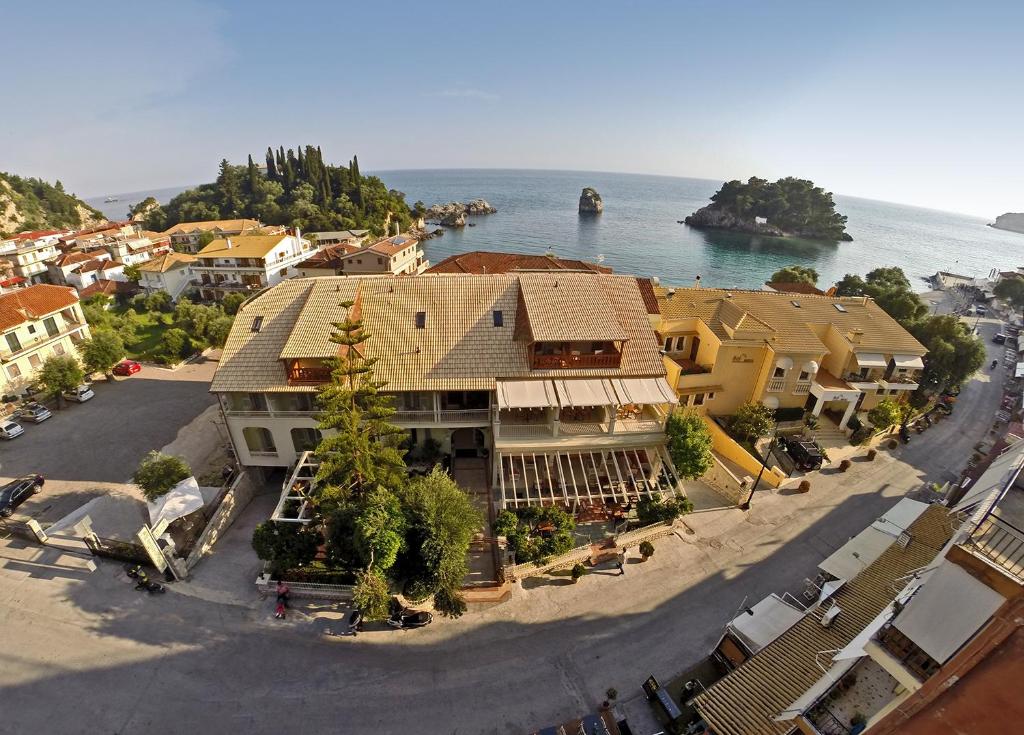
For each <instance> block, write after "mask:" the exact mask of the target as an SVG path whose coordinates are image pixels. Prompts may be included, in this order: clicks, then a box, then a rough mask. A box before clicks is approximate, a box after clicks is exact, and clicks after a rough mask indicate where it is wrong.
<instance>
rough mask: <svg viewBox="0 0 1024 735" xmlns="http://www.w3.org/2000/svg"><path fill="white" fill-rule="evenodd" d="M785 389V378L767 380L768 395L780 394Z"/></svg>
mask: <svg viewBox="0 0 1024 735" xmlns="http://www.w3.org/2000/svg"><path fill="white" fill-rule="evenodd" d="M785 387H786V379H785V378H769V380H768V388H767V390H768V392H769V393H781V392H782V390H783V388H785Z"/></svg>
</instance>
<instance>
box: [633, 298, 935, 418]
mask: <svg viewBox="0 0 1024 735" xmlns="http://www.w3.org/2000/svg"><path fill="white" fill-rule="evenodd" d="M651 291H652V292H653V293H650V292H651ZM649 295H651V296H653V299H650V298H649V299H648V300H649V301H654V300H656V302H657V309H656V311H657V313H651V321H652V323H653V325H654V327H655V330H656V331H657V333H658V337H659V340H660V342H661V345H662V354H663V359H664V362H665V368H666V371H667V374H668V381H669V384H670V385H672V387H673V388H675V389H676V392H677V393H678V394H679V396H680V401H681V403H683V404H684V405H690V406H694V407H697V408H699V409H700V410H702V411H704V412H706V413H709V414H711V415H714V416H723V415H730V414H732V413H734V412H735V411H736V409H737V408H738V407H739V406H740V405H742V404H744V403H747V402H759V403H763V404H764V405H766V406H768V407H770V408H805V409H807V410H809V411H811V412H812V413H813V414H815V415H821V414H822V413H823V412H825V413H826V415H828V416H830V417H831V418H832V419H833V420H834V421H835V423H837V424H838V425H839V427H840V428H846V424H847V422H848V421H849V420H850V417H851V416H852V415H853V414H854V412H855V411H867V410H869V409H871V408H872V407H874V406H875V405H876V404H877V403H878V402H879V401H880V400H881V399H882V397H889V398H894V399H897V400H902V399H904V398H905V397H907V396H909V394H910V392H911V391H914V390H916V389H917V388H918V380H919V378H920V371H921V368H922V367H924V364H923V362H922V359H921V358H922V357H923V356H924V354H925V353H926V351H927V350H926V349H925V347H924V346H923V345H922V344H921V343H920V342H918V341H917V340H916V339H914V338H913V337H912V336H911V335H910V333H908V332H907V331H906V330H905V329H904V328H903V327H902V326H900V325H899V323H898V322H896V320H895V319H893V318H892V317H890V316H889V315H888V314H886V313H885V311H883V310H882V309H881V307H879V306H878V305H877V304H876V303H875V302H874V301H873V300H872V299H870V298H867V297H862V296H857V297H853V296H851V297H830V296H818V295H810V294H791V293H775V292H771V291H744V290H731V291H727V290H721V289H710V288H662V287H652V288H651V289H650V290H649ZM651 306H653V304H649V309H648V310H649V311H651V312H654V311H655V309H653V308H650V307H651Z"/></svg>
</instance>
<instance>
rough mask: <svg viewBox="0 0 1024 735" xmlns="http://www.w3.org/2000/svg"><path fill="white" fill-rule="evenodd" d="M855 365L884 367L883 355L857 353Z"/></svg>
mask: <svg viewBox="0 0 1024 735" xmlns="http://www.w3.org/2000/svg"><path fill="white" fill-rule="evenodd" d="M857 364H858V365H859V366H861V367H885V366H886V365H887V364H888V363H886V361H885V355H883V354H881V353H878V352H858V353H857Z"/></svg>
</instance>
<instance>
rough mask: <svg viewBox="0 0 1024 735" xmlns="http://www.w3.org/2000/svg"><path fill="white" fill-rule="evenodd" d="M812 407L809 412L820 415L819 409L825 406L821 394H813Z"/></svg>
mask: <svg viewBox="0 0 1024 735" xmlns="http://www.w3.org/2000/svg"><path fill="white" fill-rule="evenodd" d="M814 398H815V401H814V408H812V409H811V413H812V414H813V415H815V416H821V409H823V408H825V398H824V397H823V396H815V397H814Z"/></svg>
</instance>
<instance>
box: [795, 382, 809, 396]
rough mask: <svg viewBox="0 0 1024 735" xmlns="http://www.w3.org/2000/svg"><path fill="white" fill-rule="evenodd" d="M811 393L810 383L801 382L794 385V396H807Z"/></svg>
mask: <svg viewBox="0 0 1024 735" xmlns="http://www.w3.org/2000/svg"><path fill="white" fill-rule="evenodd" d="M810 392H811V381H809V380H801V381H800V382H798V383H797V384H796V388H794V389H793V394H794V395H807V394H808V393H810Z"/></svg>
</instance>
